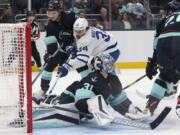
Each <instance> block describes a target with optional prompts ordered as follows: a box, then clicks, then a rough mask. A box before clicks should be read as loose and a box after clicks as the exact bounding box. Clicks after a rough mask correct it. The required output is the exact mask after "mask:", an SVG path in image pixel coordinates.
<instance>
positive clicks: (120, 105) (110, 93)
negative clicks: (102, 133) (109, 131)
mask: <svg viewBox="0 0 180 135" xmlns="http://www.w3.org/2000/svg"><path fill="white" fill-rule="evenodd" d="M95 61H98V63H96V67H98V68H96V70H95V71H94V72H91V73H90V74H89V75H87V76H86V77H84V78H83V79H82V80H81V81H80V82H76V84H77V85H76V87H74V83H73V84H72V85H71V86H69V87H68V88H67V89H69V90H71V92H72V93H71V94H72V95H73V97H74V102H75V106H76V108H77V109H78V110H79V111H80V112H85V113H92V114H93V116H94V117H95V119H96V120H97V122H98V123H99V124H100V125H104V124H107V123H106V122H107V121H104V119H103V118H102V119H103V120H102V119H101V117H102V116H103V115H105V116H107V118H109V119H111V118H113V115H112V114H111V113H110V112H111V110H112V109H111V107H112V108H113V109H114V110H115V111H117V112H119V113H120V114H122V115H124V116H126V117H128V118H131V119H142V118H144V115H143V114H142V112H141V111H140V109H139V108H138V107H135V106H134V105H133V104H132V102H131V101H130V100H129V98H125V99H123V98H122V97H123V96H124V95H123V94H122V85H121V82H120V81H119V79H118V77H117V76H116V75H114V66H113V64H114V58H113V57H112V56H111V55H110V54H107V53H101V54H100V55H98V56H96V57H95ZM97 95H101V96H97ZM61 97H62V96H60V97H59V96H58V97H56V96H53V95H52V96H49V97H47V98H46V99H45V100H44V102H45V103H47V104H56V105H57V104H60V105H62V100H61ZM98 100H101V101H98ZM103 100H105V102H106V103H107V104H109V105H110V106H111V107H110V106H107V107H104V104H106V103H105V102H104V101H103ZM99 102H102V106H101V107H102V109H103V110H104V111H105V113H104V114H103V113H101V114H99V113H98V112H99V111H102V110H99ZM66 104H67V103H66ZM100 104H101V103H100ZM101 107H100V108H101Z"/></svg>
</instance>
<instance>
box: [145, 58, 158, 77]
mask: <svg viewBox="0 0 180 135" xmlns="http://www.w3.org/2000/svg"><path fill="white" fill-rule="evenodd" d="M156 74H157V64H156V62H155V60H153V59H152V58H148V62H147V66H146V75H147V77H148V78H149V79H150V80H151V79H152V78H153V76H155V75H156Z"/></svg>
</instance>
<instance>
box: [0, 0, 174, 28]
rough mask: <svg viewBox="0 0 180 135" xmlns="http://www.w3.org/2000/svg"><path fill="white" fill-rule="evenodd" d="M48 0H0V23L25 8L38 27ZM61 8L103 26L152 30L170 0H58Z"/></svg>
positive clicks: (21, 13)
mask: <svg viewBox="0 0 180 135" xmlns="http://www.w3.org/2000/svg"><path fill="white" fill-rule="evenodd" d="M48 1H49V0H0V23H15V22H20V21H21V20H22V19H23V18H25V15H26V12H27V11H28V10H31V11H33V12H34V13H35V15H36V21H37V22H38V24H39V26H40V30H41V31H44V26H45V24H46V23H47V21H48V18H47V15H46V11H47V10H46V7H47V4H48ZM59 1H60V3H61V7H60V8H62V10H73V11H74V12H75V13H76V15H77V16H80V17H85V18H87V19H88V20H89V22H90V25H93V26H97V27H100V28H101V29H104V30H152V29H154V28H155V26H156V25H157V23H158V22H159V21H160V20H161V19H162V18H163V17H164V16H165V11H164V7H165V5H166V4H167V3H168V2H169V1H171V0H59Z"/></svg>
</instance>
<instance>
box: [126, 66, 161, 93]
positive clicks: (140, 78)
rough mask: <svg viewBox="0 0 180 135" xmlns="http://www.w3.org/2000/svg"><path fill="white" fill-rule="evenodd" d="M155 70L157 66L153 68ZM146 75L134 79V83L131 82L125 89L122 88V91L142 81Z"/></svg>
mask: <svg viewBox="0 0 180 135" xmlns="http://www.w3.org/2000/svg"><path fill="white" fill-rule="evenodd" d="M155 69H158V66H157V67H156V68H155ZM146 76H147V75H146V74H145V75H143V76H141V77H139V78H138V79H136V80H135V81H133V82H131V83H130V84H128V85H127V86H126V87H124V88H123V90H125V89H127V88H129V87H131V86H132V85H134V84H136V83H137V82H139V81H140V80H142V79H143V78H145V77H146Z"/></svg>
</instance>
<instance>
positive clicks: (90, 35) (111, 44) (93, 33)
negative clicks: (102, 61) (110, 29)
mask: <svg viewBox="0 0 180 135" xmlns="http://www.w3.org/2000/svg"><path fill="white" fill-rule="evenodd" d="M76 45H77V57H76V58H75V59H70V60H69V61H68V62H67V64H68V65H69V66H70V67H71V68H72V69H77V68H79V67H82V66H84V65H85V64H87V62H90V61H91V59H92V58H93V57H94V56H97V55H98V54H99V53H102V52H103V53H111V52H114V51H117V50H119V48H118V42H117V41H116V40H115V39H114V38H113V37H112V35H110V34H109V33H107V32H105V31H102V30H100V29H97V28H95V27H90V28H89V29H88V31H87V32H86V34H85V35H84V36H83V37H81V38H80V39H79V40H77V39H76Z"/></svg>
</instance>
